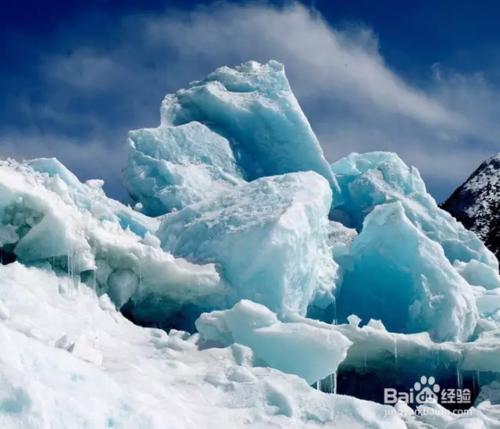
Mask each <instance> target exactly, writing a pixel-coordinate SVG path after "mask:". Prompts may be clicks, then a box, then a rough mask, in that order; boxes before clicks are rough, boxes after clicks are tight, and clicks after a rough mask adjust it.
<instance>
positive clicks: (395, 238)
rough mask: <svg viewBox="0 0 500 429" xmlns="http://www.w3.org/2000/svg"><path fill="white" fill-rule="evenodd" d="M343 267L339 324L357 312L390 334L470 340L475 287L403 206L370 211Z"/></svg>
mask: <svg viewBox="0 0 500 429" xmlns="http://www.w3.org/2000/svg"><path fill="white" fill-rule="evenodd" d="M342 265H343V266H344V271H343V277H342V285H341V287H340V291H339V293H338V300H337V309H338V311H339V316H340V319H341V320H342V319H343V320H345V318H346V317H347V316H349V315H350V314H353V313H354V314H356V315H357V316H359V317H361V318H362V319H365V320H368V319H369V318H377V319H381V320H382V321H383V323H384V325H385V326H386V327H387V328H388V329H389V330H391V331H396V332H420V331H427V332H429V333H430V334H431V335H432V337H433V338H435V339H436V340H441V341H442V340H453V339H455V340H457V339H458V340H466V339H468V338H469V337H470V336H471V335H472V333H473V331H474V328H475V326H476V322H477V319H478V312H477V307H476V302H475V300H474V295H473V291H472V288H471V287H470V285H469V284H468V283H467V282H466V281H465V280H464V279H463V278H462V277H461V276H460V275H459V274H458V273H457V271H456V270H455V269H454V268H453V266H452V265H451V264H450V262H449V261H448V259H447V258H446V257H445V255H444V252H443V250H442V248H441V246H439V244H438V243H436V242H434V241H432V240H430V239H429V238H428V237H427V236H426V235H425V234H424V233H423V232H422V231H421V230H419V229H418V228H416V227H415V226H414V225H413V223H412V222H411V221H410V220H409V219H408V217H407V216H406V211H405V210H404V208H403V205H402V204H401V202H394V203H390V204H384V205H379V206H377V207H376V208H375V209H373V210H372V212H371V213H370V214H369V215H368V216H367V217H366V218H365V221H364V224H363V229H362V231H361V233H360V234H359V235H358V236H357V237H356V238H355V239H354V241H353V243H352V246H351V249H350V254H349V255H348V256H344V258H343V262H342Z"/></svg>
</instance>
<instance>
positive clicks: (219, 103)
mask: <svg viewBox="0 0 500 429" xmlns="http://www.w3.org/2000/svg"><path fill="white" fill-rule="evenodd" d="M129 146H130V151H129V162H128V165H127V167H126V169H125V183H126V185H127V186H128V188H129V191H130V194H131V195H132V196H133V197H134V198H136V199H137V200H138V201H139V202H140V203H141V204H142V205H143V207H144V212H145V213H148V214H150V215H159V214H163V213H166V212H168V211H171V210H172V209H174V208H177V209H178V208H183V207H184V206H185V205H187V204H189V203H193V202H196V201H200V200H202V199H203V198H204V197H205V196H208V195H211V194H216V193H219V192H224V191H226V190H228V189H229V188H230V187H232V186H234V185H237V184H238V183H240V182H241V180H242V179H245V180H254V179H256V178H259V177H263V176H272V175H276V174H283V173H288V172H296V171H315V172H317V173H319V174H320V175H322V176H323V177H325V178H326V179H327V180H328V182H329V183H330V185H331V186H332V188H333V189H334V191H337V190H338V186H337V183H336V181H335V178H334V177H333V174H332V172H331V170H330V168H329V165H328V163H327V161H326V160H325V158H324V156H323V150H322V148H321V146H320V144H319V142H318V139H317V138H316V136H315V134H314V132H313V130H312V128H311V126H310V125H309V122H308V120H307V118H306V116H305V115H304V113H303V112H302V109H301V108H300V105H299V103H298V101H297V99H296V98H295V96H294V94H293V92H292V90H291V88H290V85H289V83H288V80H287V78H286V75H285V70H284V66H283V65H282V64H280V63H278V62H276V61H273V60H271V61H269V62H268V63H266V64H259V63H257V62H255V61H249V62H247V63H244V64H241V65H240V66H237V67H234V68H230V67H221V68H219V69H217V70H215V71H214V72H213V73H211V74H210V75H208V76H207V78H206V79H205V80H203V81H196V82H192V83H191V84H190V85H189V87H188V88H186V89H181V90H179V91H177V92H176V93H175V94H169V95H167V96H166V97H165V99H164V100H163V103H162V107H161V125H160V127H159V128H157V129H145V130H138V131H133V132H131V134H130V143H129Z"/></svg>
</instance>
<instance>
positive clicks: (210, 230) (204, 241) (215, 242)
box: [157, 172, 337, 314]
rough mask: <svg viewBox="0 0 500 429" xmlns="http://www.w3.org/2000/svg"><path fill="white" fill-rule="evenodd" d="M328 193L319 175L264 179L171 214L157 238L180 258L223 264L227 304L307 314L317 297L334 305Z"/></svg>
mask: <svg viewBox="0 0 500 429" xmlns="http://www.w3.org/2000/svg"><path fill="white" fill-rule="evenodd" d="M331 195H332V193H331V190H330V186H329V184H328V182H327V181H326V180H325V179H324V178H323V177H322V176H320V175H319V174H317V173H314V172H301V173H288V174H283V175H280V176H271V177H265V178H260V179H257V180H254V181H253V182H250V183H248V184H245V185H242V186H240V187H238V188H236V189H234V190H233V191H232V192H226V193H224V194H223V195H220V196H217V197H214V198H208V199H207V200H204V201H202V202H200V203H197V204H193V205H191V206H189V207H186V208H184V209H182V210H179V211H177V212H175V213H170V214H168V215H167V216H165V217H164V218H163V220H162V223H161V225H160V227H159V229H158V231H157V235H158V237H159V238H160V240H161V245H162V247H163V248H164V249H165V250H167V251H169V252H171V253H172V254H173V255H175V256H177V257H181V258H185V259H187V260H188V261H190V262H193V263H199V264H209V263H214V264H217V265H218V266H220V272H221V275H222V277H223V279H224V281H225V283H226V284H227V285H228V286H229V289H228V294H227V306H231V305H233V304H234V303H236V302H237V301H239V300H240V299H250V300H253V301H255V302H258V303H261V304H264V305H266V306H267V307H268V308H269V309H270V310H272V311H274V312H276V313H278V314H285V313H287V312H297V313H299V314H305V313H306V311H307V307H308V305H309V302H310V301H311V299H312V297H313V296H314V295H318V294H319V295H324V296H328V297H330V299H333V297H332V289H333V287H334V283H335V276H336V271H337V265H336V264H335V262H334V261H333V260H332V258H331V256H330V249H329V247H328V217H327V216H328V212H329V210H330V205H331V199H332V196H331Z"/></svg>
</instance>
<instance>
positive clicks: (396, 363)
mask: <svg viewBox="0 0 500 429" xmlns="http://www.w3.org/2000/svg"><path fill="white" fill-rule="evenodd" d="M394 366H396V368H397V366H398V339H397V338H396V337H394Z"/></svg>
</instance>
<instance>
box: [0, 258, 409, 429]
mask: <svg viewBox="0 0 500 429" xmlns="http://www.w3.org/2000/svg"><path fill="white" fill-rule="evenodd" d="M0 300H1V301H2V302H3V303H4V304H5V306H6V307H7V308H9V309H10V312H11V313H12V317H11V318H10V319H9V320H7V321H2V322H1V323H0V346H1V348H2V353H1V354H0V379H1V380H2V383H0V404H1V406H0V426H1V427H2V428H5V429H18V428H21V427H22V428H29V429H31V428H33V429H35V428H36V429H45V428H47V429H48V428H55V427H71V428H83V427H92V428H101V427H120V428H124V429H126V428H134V429H135V428H138V427H147V428H151V429H154V428H162V429H163V428H165V427H169V428H176V429H183V428H186V429H188V428H193V427H203V428H220V427H227V424H228V422H231V423H230V425H231V428H235V429H237V428H246V427H255V428H268V427H277V428H281V427H282V428H285V427H286V428H297V429H298V428H304V427H308V428H316V427H317V428H320V427H325V425H326V426H331V425H333V424H335V425H338V426H340V427H345V428H364V427H373V428H380V429H403V428H405V425H404V423H403V422H402V420H401V419H400V418H399V417H397V416H391V415H388V416H386V414H388V412H387V410H388V409H390V407H388V406H382V405H379V404H375V403H371V402H367V401H361V400H358V399H355V398H351V397H346V396H332V395H328V394H325V393H322V392H319V391H317V390H314V389H312V388H310V387H309V386H308V385H307V384H306V383H305V381H304V380H302V379H301V378H299V377H297V376H293V375H287V374H284V373H282V372H279V371H277V370H274V369H271V368H263V367H254V366H253V365H252V360H253V357H252V352H251V351H250V350H249V349H247V348H245V347H243V346H239V345H232V346H230V347H227V348H211V349H205V350H201V349H199V348H198V347H197V341H198V336H197V335H189V334H186V333H183V332H179V331H171V332H170V334H166V333H165V332H164V331H161V330H158V329H150V328H141V327H138V326H135V325H133V324H132V323H130V322H129V321H128V320H126V319H125V318H124V317H123V316H122V315H121V314H120V313H119V312H117V311H116V310H114V309H113V308H109V306H107V305H102V302H101V301H102V299H101V300H100V299H98V298H97V296H96V295H95V292H94V291H93V290H92V289H90V288H88V287H86V286H85V285H84V284H81V283H76V284H75V282H73V281H71V280H70V279H68V278H67V277H66V276H56V275H55V274H54V273H51V272H50V271H49V270H46V269H37V268H26V267H24V266H23V265H21V264H19V263H14V264H10V265H8V266H0ZM102 307H104V308H102ZM63 336H66V337H67V339H68V340H66V343H67V344H74V346H73V347H71V346H70V347H68V349H66V348H65V347H62V348H61V347H60V345H61V343H59V347H58V346H57V345H56V343H58V340H60V339H61V337H63Z"/></svg>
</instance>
